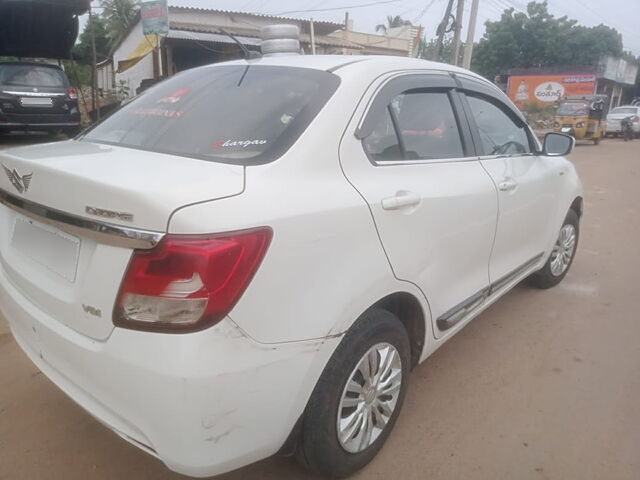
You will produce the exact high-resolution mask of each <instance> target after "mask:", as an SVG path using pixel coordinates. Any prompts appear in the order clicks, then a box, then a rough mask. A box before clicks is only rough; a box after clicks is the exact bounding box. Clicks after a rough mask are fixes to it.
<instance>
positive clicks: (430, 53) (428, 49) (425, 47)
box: [418, 37, 465, 65]
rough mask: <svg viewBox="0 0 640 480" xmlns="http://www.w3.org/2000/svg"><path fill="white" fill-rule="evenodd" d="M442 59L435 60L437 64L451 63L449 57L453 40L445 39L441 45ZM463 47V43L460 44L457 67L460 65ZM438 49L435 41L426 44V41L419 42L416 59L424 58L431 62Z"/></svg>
mask: <svg viewBox="0 0 640 480" xmlns="http://www.w3.org/2000/svg"><path fill="white" fill-rule="evenodd" d="M442 46H443V48H442V57H441V58H438V59H436V60H437V61H438V62H446V63H449V62H450V61H451V57H452V56H453V39H452V38H450V37H449V38H446V37H445V39H444V42H443V44H442ZM464 46H465V43H464V42H462V43H461V44H460V47H461V48H460V58H458V65H461V64H462V57H463V54H464ZM437 48H438V44H437V41H436V39H435V38H434V39H431V40H429V41H428V42H427V41H426V39H422V40H420V46H419V47H418V57H419V58H424V59H425V60H431V59H433V58H434V56H435V53H436V50H437Z"/></svg>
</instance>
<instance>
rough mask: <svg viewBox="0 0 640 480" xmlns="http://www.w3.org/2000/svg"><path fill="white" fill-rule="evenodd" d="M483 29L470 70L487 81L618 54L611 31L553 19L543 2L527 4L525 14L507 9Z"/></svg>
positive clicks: (617, 36)
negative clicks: (516, 71)
mask: <svg viewBox="0 0 640 480" xmlns="http://www.w3.org/2000/svg"><path fill="white" fill-rule="evenodd" d="M485 26H486V31H485V34H484V36H483V37H482V39H481V40H480V42H479V43H478V45H477V46H476V48H475V50H474V57H473V64H472V69H473V70H475V71H477V72H478V73H480V74H481V75H484V76H485V77H487V78H489V79H492V78H493V77H494V76H496V75H498V74H500V73H503V72H505V71H506V70H508V69H511V68H529V67H546V66H555V65H592V64H594V63H595V62H597V60H598V58H599V57H600V56H602V55H613V56H620V55H622V36H621V35H620V34H619V33H618V32H617V31H616V30H615V29H613V28H611V27H607V26H605V25H598V26H597V27H584V26H581V25H577V21H576V20H571V19H569V18H568V17H566V16H564V17H559V18H556V17H554V16H553V15H551V14H550V13H549V11H548V8H547V2H546V1H544V2H535V1H534V2H530V3H529V4H528V5H527V13H526V14H525V13H516V12H515V10H514V9H513V8H510V9H507V10H505V11H504V12H503V13H502V17H501V18H500V20H498V21H496V22H486V24H485Z"/></svg>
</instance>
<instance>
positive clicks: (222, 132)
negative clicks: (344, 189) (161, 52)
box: [81, 65, 339, 165]
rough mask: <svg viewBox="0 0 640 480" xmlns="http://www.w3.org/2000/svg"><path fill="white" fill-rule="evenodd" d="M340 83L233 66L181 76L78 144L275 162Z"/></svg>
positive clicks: (310, 74)
mask: <svg viewBox="0 0 640 480" xmlns="http://www.w3.org/2000/svg"><path fill="white" fill-rule="evenodd" d="M338 84H339V79H338V77H337V76H335V75H333V74H331V73H328V72H325V71H321V70H312V69H307V68H292V67H272V66H259V65H237V66H221V67H204V68H196V69H193V70H188V71H186V72H184V73H181V74H179V75H176V76H175V77H172V78H170V79H168V80H166V81H164V82H162V83H160V84H158V85H157V86H155V87H153V88H151V89H149V90H147V91H146V92H144V93H143V94H141V95H140V96H139V97H137V98H135V99H134V100H133V101H131V102H130V103H128V104H127V105H125V106H124V107H123V108H121V109H120V110H118V111H117V112H116V113H114V114H113V115H111V116H110V117H108V118H106V119H105V120H104V121H103V122H101V123H99V124H98V125H97V126H96V127H95V128H93V129H91V130H89V131H88V132H87V134H86V135H84V136H83V137H82V138H81V140H82V141H88V142H96V143H106V144H110V145H119V146H123V147H129V148H137V149H141V150H148V151H154V152H161V153H169V154H173V155H180V156H187V157H193V158H198V159H202V160H209V161H217V162H225V163H235V164H240V165H255V164H261V163H266V162H269V161H272V160H275V159H276V158H278V157H279V156H281V155H282V154H283V153H284V152H285V151H286V150H287V149H288V148H289V147H290V146H291V145H292V144H293V143H294V142H295V141H296V140H297V139H298V137H299V136H300V135H301V134H302V132H303V131H304V130H305V129H306V127H307V126H308V125H309V124H310V123H311V121H312V120H313V119H314V118H315V116H316V114H317V113H318V112H319V111H320V109H321V108H322V107H323V106H324V105H325V103H326V102H327V101H328V99H329V98H330V96H331V95H332V94H333V92H334V91H335V90H336V88H337V87H338Z"/></svg>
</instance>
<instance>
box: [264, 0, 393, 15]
mask: <svg viewBox="0 0 640 480" xmlns="http://www.w3.org/2000/svg"><path fill="white" fill-rule="evenodd" d="M400 1H401V0H379V1H377V2H370V3H361V4H359V5H345V6H343V7H333V8H309V9H307V10H289V11H286V12H280V13H270V14H269V15H289V14H291V13H307V12H331V11H335V10H347V9H351V8H362V7H372V6H374V5H383V4H385V3H398V2H400Z"/></svg>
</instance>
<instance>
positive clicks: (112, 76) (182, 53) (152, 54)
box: [98, 7, 419, 94]
mask: <svg viewBox="0 0 640 480" xmlns="http://www.w3.org/2000/svg"><path fill="white" fill-rule="evenodd" d="M274 24H293V25H297V26H298V28H299V29H300V32H301V33H300V45H301V49H302V53H304V54H312V53H316V54H340V55H353V54H359V55H399V56H410V55H412V54H413V53H414V48H415V46H416V45H417V37H418V32H419V29H418V28H417V27H401V28H396V29H389V31H388V32H387V35H374V34H369V33H362V32H355V31H353V28H352V22H351V21H350V20H349V19H348V18H347V19H345V23H334V22H324V21H313V20H310V19H296V18H288V17H278V16H271V15H261V14H255V13H246V12H232V11H223V10H209V9H202V8H192V7H169V33H168V35H167V36H166V37H161V38H159V39H158V38H156V37H155V36H147V37H145V36H144V35H143V33H142V22H141V21H140V19H139V18H138V19H137V20H136V21H135V22H134V24H133V25H132V27H131V28H130V29H129V31H128V33H127V34H126V35H125V36H124V38H122V40H121V41H120V42H119V43H118V44H117V45H116V46H115V48H114V49H113V51H112V58H111V59H110V60H108V61H106V62H103V63H102V64H100V66H99V72H98V81H99V83H98V87H99V88H101V89H103V90H110V89H114V88H115V89H121V90H126V91H128V92H130V94H135V93H136V92H138V91H139V90H141V87H142V88H145V87H146V86H147V85H148V84H151V83H153V82H154V81H157V79H160V78H165V77H168V76H171V75H174V74H175V73H177V72H180V71H183V70H186V69H189V68H193V67H196V66H200V65H205V64H209V63H216V62H222V61H225V60H232V59H237V58H241V57H242V52H241V51H240V49H239V47H238V45H237V44H236V43H235V41H234V40H233V39H232V38H230V37H229V36H227V35H225V33H224V32H228V33H230V34H232V35H233V36H235V37H236V38H237V39H238V40H239V41H240V42H242V44H244V45H245V46H246V47H247V48H248V49H250V50H256V51H259V49H260V28H261V27H262V26H266V25H274Z"/></svg>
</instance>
